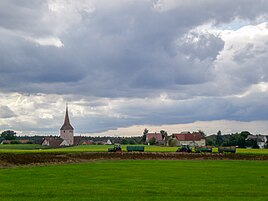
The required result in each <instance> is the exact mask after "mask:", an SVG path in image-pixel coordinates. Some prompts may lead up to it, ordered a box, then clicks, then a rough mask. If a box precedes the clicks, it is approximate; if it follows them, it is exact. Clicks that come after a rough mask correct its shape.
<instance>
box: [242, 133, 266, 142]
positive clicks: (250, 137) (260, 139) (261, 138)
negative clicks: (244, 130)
mask: <svg viewBox="0 0 268 201" xmlns="http://www.w3.org/2000/svg"><path fill="white" fill-rule="evenodd" d="M265 138H266V139H267V137H266V136H265V135H248V137H247V138H246V140H256V141H257V142H265V141H266V139H265Z"/></svg>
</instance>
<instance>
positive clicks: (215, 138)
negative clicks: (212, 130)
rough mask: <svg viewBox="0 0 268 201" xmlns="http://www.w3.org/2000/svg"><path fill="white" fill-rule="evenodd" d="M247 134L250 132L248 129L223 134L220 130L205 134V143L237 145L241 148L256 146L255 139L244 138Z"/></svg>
mask: <svg viewBox="0 0 268 201" xmlns="http://www.w3.org/2000/svg"><path fill="white" fill-rule="evenodd" d="M248 135H251V133H250V132H248V131H242V132H241V133H232V134H225V135H222V133H221V131H218V132H217V134H214V135H210V136H207V137H206V143H207V145H209V146H238V147H241V148H245V147H253V148H258V145H257V141H256V140H246V138H247V137H248Z"/></svg>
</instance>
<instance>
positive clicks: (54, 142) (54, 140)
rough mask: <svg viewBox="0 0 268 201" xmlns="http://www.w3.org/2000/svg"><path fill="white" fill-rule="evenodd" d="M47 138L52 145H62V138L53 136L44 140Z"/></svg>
mask: <svg viewBox="0 0 268 201" xmlns="http://www.w3.org/2000/svg"><path fill="white" fill-rule="evenodd" d="M45 140H46V141H48V142H49V146H50V147H60V144H61V143H62V142H63V139H62V138H59V137H52V136H47V137H44V139H43V142H44V141H45ZM43 142H42V143H41V144H43Z"/></svg>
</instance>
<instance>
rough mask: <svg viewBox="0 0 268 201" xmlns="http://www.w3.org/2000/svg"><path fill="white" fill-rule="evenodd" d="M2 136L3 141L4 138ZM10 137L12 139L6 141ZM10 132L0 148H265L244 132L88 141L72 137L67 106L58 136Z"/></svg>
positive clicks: (157, 134) (261, 137) (264, 143)
mask: <svg viewBox="0 0 268 201" xmlns="http://www.w3.org/2000/svg"><path fill="white" fill-rule="evenodd" d="M5 136H6V137H5ZM10 136H13V139H10V138H8V137H10ZM14 137H15V132H14V131H10V130H7V131H4V132H3V133H2V135H1V138H0V144H40V145H42V146H48V147H52V148H60V147H68V146H78V145H112V144H130V145H135V144H145V145H156V146H168V147H180V146H182V145H188V146H190V147H204V146H236V147H240V148H260V149H264V148H267V139H268V137H267V136H265V135H252V134H250V133H249V132H247V131H244V132H241V133H239V134H238V133H236V134H232V135H221V132H220V131H218V133H217V135H212V136H206V135H205V133H204V132H203V131H201V130H199V131H194V132H190V131H182V132H178V133H172V134H171V135H168V133H167V132H166V131H164V130H161V131H160V132H149V130H147V129H146V128H145V129H144V131H143V134H142V135H141V136H140V137H109V136H105V137H88V136H81V135H80V136H76V135H74V127H73V126H72V125H71V122H70V117H69V111H68V106H67V105H66V111H65V117H64V123H63V125H62V126H61V128H60V135H59V136H34V137H29V136H20V137H15V138H14Z"/></svg>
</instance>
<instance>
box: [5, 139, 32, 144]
mask: <svg viewBox="0 0 268 201" xmlns="http://www.w3.org/2000/svg"><path fill="white" fill-rule="evenodd" d="M12 142H17V144H27V143H29V142H31V140H3V141H2V142H1V144H12Z"/></svg>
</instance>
